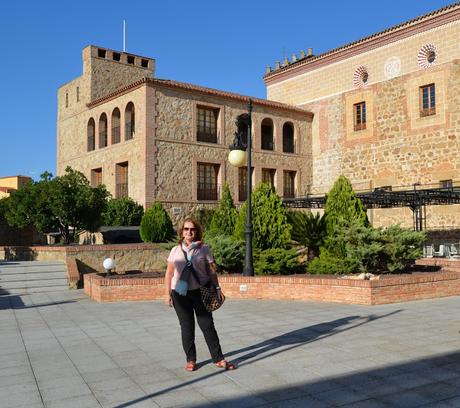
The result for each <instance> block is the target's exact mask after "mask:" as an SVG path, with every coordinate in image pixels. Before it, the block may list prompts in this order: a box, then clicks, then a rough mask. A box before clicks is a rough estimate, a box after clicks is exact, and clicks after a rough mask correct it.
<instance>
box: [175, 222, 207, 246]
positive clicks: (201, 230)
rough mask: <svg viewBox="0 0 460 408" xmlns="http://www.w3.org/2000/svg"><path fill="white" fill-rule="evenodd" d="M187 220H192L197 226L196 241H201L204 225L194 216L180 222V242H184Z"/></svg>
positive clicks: (178, 233)
mask: <svg viewBox="0 0 460 408" xmlns="http://www.w3.org/2000/svg"><path fill="white" fill-rule="evenodd" d="M186 222H191V223H192V224H193V225H194V226H195V228H196V232H195V241H201V239H202V237H203V227H202V226H201V224H200V223H199V222H198V221H197V220H196V219H195V218H193V217H185V219H184V220H183V221H182V222H181V223H180V224H179V228H178V229H177V235H178V238H179V244H181V243H182V233H183V232H184V225H185V223H186Z"/></svg>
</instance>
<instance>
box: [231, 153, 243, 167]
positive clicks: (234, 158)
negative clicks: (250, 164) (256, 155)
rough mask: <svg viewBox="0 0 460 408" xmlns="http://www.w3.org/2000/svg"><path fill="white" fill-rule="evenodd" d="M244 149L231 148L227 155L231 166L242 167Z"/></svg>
mask: <svg viewBox="0 0 460 408" xmlns="http://www.w3.org/2000/svg"><path fill="white" fill-rule="evenodd" d="M246 157H247V156H246V151H245V150H232V151H231V152H230V153H229V155H228V161H229V162H230V164H231V165H232V166H235V167H242V166H244V165H245V164H246Z"/></svg>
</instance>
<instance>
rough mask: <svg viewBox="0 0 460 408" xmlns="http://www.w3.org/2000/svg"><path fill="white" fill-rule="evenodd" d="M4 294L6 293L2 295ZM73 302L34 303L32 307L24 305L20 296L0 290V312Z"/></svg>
mask: <svg viewBox="0 0 460 408" xmlns="http://www.w3.org/2000/svg"><path fill="white" fill-rule="evenodd" d="M2 292H6V293H2ZM74 302H75V300H62V301H56V302H47V303H35V304H33V305H25V304H24V302H23V301H22V299H21V296H20V295H9V294H8V292H7V291H3V290H2V289H0V310H5V309H31V308H35V307H43V306H54V305H61V304H63V303H74Z"/></svg>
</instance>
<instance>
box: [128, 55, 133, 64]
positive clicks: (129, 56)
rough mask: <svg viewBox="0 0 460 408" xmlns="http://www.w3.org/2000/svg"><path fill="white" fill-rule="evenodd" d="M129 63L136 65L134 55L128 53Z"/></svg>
mask: <svg viewBox="0 0 460 408" xmlns="http://www.w3.org/2000/svg"><path fill="white" fill-rule="evenodd" d="M128 64H131V65H134V57H133V56H132V55H128Z"/></svg>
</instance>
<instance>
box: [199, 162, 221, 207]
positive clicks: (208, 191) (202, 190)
mask: <svg viewBox="0 0 460 408" xmlns="http://www.w3.org/2000/svg"><path fill="white" fill-rule="evenodd" d="M219 167H220V166H219V165H218V164H212V163H198V180H197V182H198V183H197V184H198V185H197V199H198V200H217V195H218V194H217V176H218V174H219Z"/></svg>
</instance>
